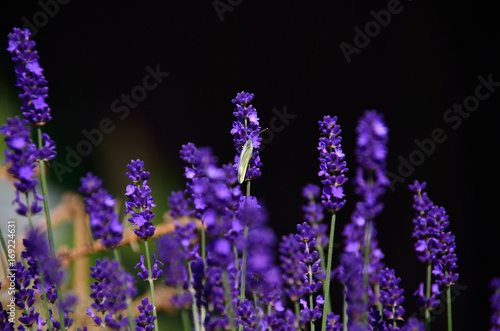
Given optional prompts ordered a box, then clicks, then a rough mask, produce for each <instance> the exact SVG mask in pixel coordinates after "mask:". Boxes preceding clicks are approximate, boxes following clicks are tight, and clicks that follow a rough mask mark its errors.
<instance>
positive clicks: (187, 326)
mask: <svg viewBox="0 0 500 331" xmlns="http://www.w3.org/2000/svg"><path fill="white" fill-rule="evenodd" d="M181 318H182V327H183V329H184V331H191V330H192V328H191V322H189V313H188V311H187V310H186V309H184V308H182V309H181Z"/></svg>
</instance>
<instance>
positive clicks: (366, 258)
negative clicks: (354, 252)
mask: <svg viewBox="0 0 500 331" xmlns="http://www.w3.org/2000/svg"><path fill="white" fill-rule="evenodd" d="M371 232H372V224H371V222H370V221H369V220H366V223H365V243H364V246H365V247H364V250H363V288H364V289H365V290H364V294H363V303H364V305H365V307H368V289H369V286H370V272H369V266H370V253H371V250H370V248H371V247H370V245H371ZM363 320H364V321H365V322H368V315H367V314H366V313H365V314H363Z"/></svg>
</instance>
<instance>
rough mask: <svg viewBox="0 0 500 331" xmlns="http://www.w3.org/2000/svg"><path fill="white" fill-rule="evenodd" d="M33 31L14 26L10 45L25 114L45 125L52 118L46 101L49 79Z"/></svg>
mask: <svg viewBox="0 0 500 331" xmlns="http://www.w3.org/2000/svg"><path fill="white" fill-rule="evenodd" d="M30 35H31V31H30V30H28V29H24V30H21V29H19V28H14V30H13V32H12V33H9V47H8V48H7V50H8V51H9V52H10V53H11V54H12V61H13V62H14V63H15V64H16V66H15V71H16V76H17V83H16V86H17V87H19V88H20V89H21V91H20V92H19V98H20V99H21V100H22V103H23V104H22V106H21V110H22V111H23V116H24V118H26V119H27V120H28V121H29V122H30V123H32V124H35V125H44V124H45V122H47V121H49V120H50V119H51V116H50V108H49V106H48V104H47V103H46V101H45V99H46V98H47V92H48V87H47V80H46V79H45V77H44V76H43V74H42V71H43V69H42V68H41V67H40V64H39V63H38V52H37V51H36V50H35V46H36V44H35V42H34V41H33V40H30Z"/></svg>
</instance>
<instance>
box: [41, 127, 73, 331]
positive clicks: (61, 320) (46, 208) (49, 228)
mask: <svg viewBox="0 0 500 331" xmlns="http://www.w3.org/2000/svg"><path fill="white" fill-rule="evenodd" d="M37 136H38V149H42V147H43V142H42V128H41V127H40V126H38V127H37ZM39 164H40V182H41V184H42V196H43V209H44V211H45V221H46V224H47V237H48V239H49V248H50V255H51V257H52V258H56V250H55V245H54V234H53V233H52V222H51V221H50V209H49V194H48V189H47V176H46V174H45V161H43V160H40V162H39ZM56 292H57V297H58V298H59V300H62V292H61V287H60V286H59V285H57V284H56ZM59 323H61V330H65V329H66V324H65V320H64V311H63V309H59Z"/></svg>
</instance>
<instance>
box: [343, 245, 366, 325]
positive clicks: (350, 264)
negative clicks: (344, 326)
mask: <svg viewBox="0 0 500 331" xmlns="http://www.w3.org/2000/svg"><path fill="white" fill-rule="evenodd" d="M340 263H341V264H342V269H341V271H342V275H341V277H340V278H341V279H342V282H343V284H344V295H345V301H346V303H347V316H348V317H349V323H348V328H349V330H351V329H356V328H360V327H361V329H363V328H364V329H365V330H366V325H365V326H363V320H364V316H365V314H366V312H367V304H366V302H365V300H364V296H365V293H366V289H365V287H364V286H363V274H362V270H363V256H362V255H359V254H358V255H356V254H343V255H342V256H341V257H340Z"/></svg>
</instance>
